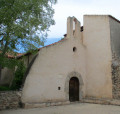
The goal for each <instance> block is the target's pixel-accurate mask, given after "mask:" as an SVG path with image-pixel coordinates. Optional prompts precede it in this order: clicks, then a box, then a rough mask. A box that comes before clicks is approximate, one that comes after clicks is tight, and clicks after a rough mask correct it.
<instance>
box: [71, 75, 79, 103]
mask: <svg viewBox="0 0 120 114" xmlns="http://www.w3.org/2000/svg"><path fill="white" fill-rule="evenodd" d="M69 101H70V102H74V101H79V79H78V78H77V77H72V78H71V79H70V81H69Z"/></svg>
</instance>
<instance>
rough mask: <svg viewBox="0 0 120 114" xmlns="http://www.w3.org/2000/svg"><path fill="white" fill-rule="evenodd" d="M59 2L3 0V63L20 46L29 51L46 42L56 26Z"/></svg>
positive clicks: (0, 22) (0, 21) (0, 7)
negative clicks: (54, 6) (55, 9)
mask: <svg viewBox="0 0 120 114" xmlns="http://www.w3.org/2000/svg"><path fill="white" fill-rule="evenodd" d="M55 3H56V0H0V64H3V65H5V64H6V61H7V62H8V59H6V60H5V59H4V57H5V55H6V53H11V52H13V50H17V49H19V45H20V47H22V49H25V50H26V51H28V50H30V49H35V48H37V47H38V46H40V45H42V44H43V42H44V38H45V37H46V35H47V31H48V30H49V27H50V26H51V25H54V20H53V14H54V9H53V8H52V5H54V4H55ZM1 62H2V63H1ZM7 65H8V64H7Z"/></svg>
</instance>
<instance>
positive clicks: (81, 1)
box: [48, 0, 120, 38]
mask: <svg viewBox="0 0 120 114" xmlns="http://www.w3.org/2000/svg"><path fill="white" fill-rule="evenodd" d="M53 8H54V9H55V14H54V20H55V22H56V24H55V25H54V26H51V27H50V32H48V38H62V37H63V35H64V34H65V33H66V29H67V28H66V21H67V17H69V16H75V17H76V18H77V19H78V20H79V21H80V22H81V24H83V15H85V14H102V15H104V14H105V15H106V14H107V15H108V14H109V15H112V16H114V17H115V18H117V19H119V20H120V0H58V3H57V4H56V5H54V6H53Z"/></svg>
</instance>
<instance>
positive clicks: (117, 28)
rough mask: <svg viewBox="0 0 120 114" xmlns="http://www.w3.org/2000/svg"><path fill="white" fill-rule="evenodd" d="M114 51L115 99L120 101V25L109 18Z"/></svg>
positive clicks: (113, 77) (113, 81) (113, 78)
mask: <svg viewBox="0 0 120 114" xmlns="http://www.w3.org/2000/svg"><path fill="white" fill-rule="evenodd" d="M109 22H110V35H111V49H112V83H113V98H116V99H120V23H119V22H117V21H116V20H114V19H113V18H109Z"/></svg>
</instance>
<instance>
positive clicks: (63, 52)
mask: <svg viewBox="0 0 120 114" xmlns="http://www.w3.org/2000/svg"><path fill="white" fill-rule="evenodd" d="M80 43H81V41H80V38H66V39H64V41H63V42H59V43H57V44H56V45H52V46H49V47H45V48H42V49H41V50H40V52H39V55H38V57H37V58H36V60H35V62H34V64H33V65H32V67H31V70H30V72H29V74H28V76H27V79H26V82H25V86H24V88H23V95H22V101H23V102H49V101H52V102H55V101H66V100H68V99H67V98H66V91H65V83H66V82H65V80H66V78H67V76H68V74H69V73H70V72H73V71H76V72H78V73H79V74H81V77H82V79H83V82H84V86H83V96H84V95H85V88H86V86H85V85H86V84H85V80H86V77H85V76H86V70H85V67H86V66H85V48H84V46H83V45H82V44H80ZM74 46H76V48H77V51H76V52H73V47H74ZM58 87H61V90H58ZM68 89H69V88H68Z"/></svg>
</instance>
